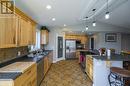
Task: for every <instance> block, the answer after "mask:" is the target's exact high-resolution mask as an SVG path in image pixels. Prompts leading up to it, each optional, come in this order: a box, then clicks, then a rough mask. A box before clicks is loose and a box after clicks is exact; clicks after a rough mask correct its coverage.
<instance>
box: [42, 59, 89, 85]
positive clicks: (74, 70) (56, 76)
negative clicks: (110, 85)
mask: <svg viewBox="0 0 130 86" xmlns="http://www.w3.org/2000/svg"><path fill="white" fill-rule="evenodd" d="M41 86H92V82H91V81H90V80H89V79H88V78H86V77H85V75H84V74H83V72H82V71H81V68H80V66H79V64H78V61H77V60H66V61H60V62H57V63H55V64H53V65H52V66H51V68H50V70H49V72H48V73H47V75H46V77H45V79H44V80H43V82H42V84H41Z"/></svg>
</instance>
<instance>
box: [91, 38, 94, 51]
mask: <svg viewBox="0 0 130 86" xmlns="http://www.w3.org/2000/svg"><path fill="white" fill-rule="evenodd" d="M91 49H92V50H94V38H91Z"/></svg>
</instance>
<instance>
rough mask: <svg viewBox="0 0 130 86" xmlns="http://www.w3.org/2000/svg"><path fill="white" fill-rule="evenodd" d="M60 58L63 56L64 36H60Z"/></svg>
mask: <svg viewBox="0 0 130 86" xmlns="http://www.w3.org/2000/svg"><path fill="white" fill-rule="evenodd" d="M58 58H63V37H62V36H58Z"/></svg>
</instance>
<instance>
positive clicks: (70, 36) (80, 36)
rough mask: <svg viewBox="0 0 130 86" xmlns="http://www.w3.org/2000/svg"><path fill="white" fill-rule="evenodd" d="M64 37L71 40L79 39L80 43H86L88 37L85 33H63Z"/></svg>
mask: <svg viewBox="0 0 130 86" xmlns="http://www.w3.org/2000/svg"><path fill="white" fill-rule="evenodd" d="M65 39H71V40H80V41H81V43H82V44H86V43H87V41H88V37H87V36H86V35H75V34H72V35H70V34H69V35H65Z"/></svg>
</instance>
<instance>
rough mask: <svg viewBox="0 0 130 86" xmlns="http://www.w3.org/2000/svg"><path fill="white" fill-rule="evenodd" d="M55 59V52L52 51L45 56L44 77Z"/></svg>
mask: <svg viewBox="0 0 130 86" xmlns="http://www.w3.org/2000/svg"><path fill="white" fill-rule="evenodd" d="M52 61H53V52H50V53H49V54H48V55H47V56H46V57H45V58H44V77H45V75H46V73H47V72H48V70H49V68H50V67H51V64H52Z"/></svg>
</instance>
